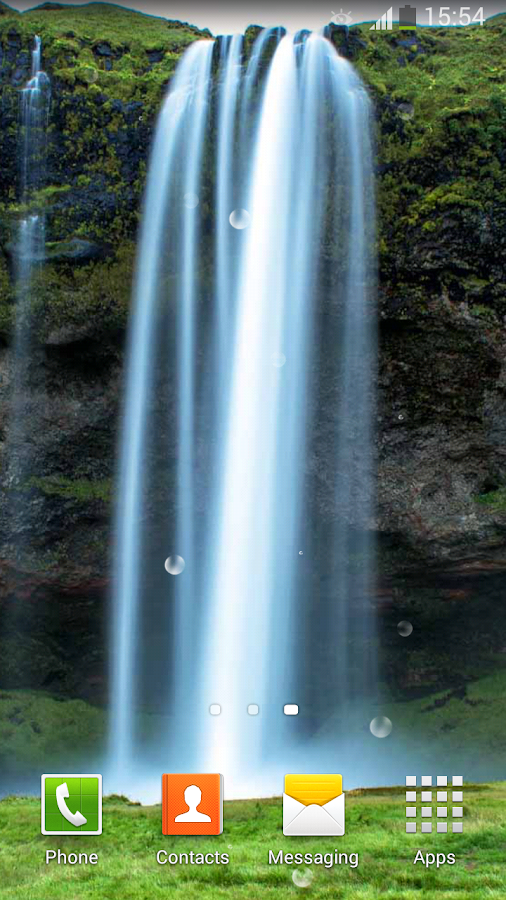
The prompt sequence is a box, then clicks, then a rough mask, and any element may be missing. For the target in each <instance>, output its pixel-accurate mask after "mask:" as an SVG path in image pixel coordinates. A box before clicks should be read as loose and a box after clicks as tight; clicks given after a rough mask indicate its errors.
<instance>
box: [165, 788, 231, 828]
mask: <svg viewBox="0 0 506 900" xmlns="http://www.w3.org/2000/svg"><path fill="white" fill-rule="evenodd" d="M222 831H223V775H219V774H214V775H202V774H200V775H195V774H177V775H162V832H163V834H221V832H222Z"/></svg>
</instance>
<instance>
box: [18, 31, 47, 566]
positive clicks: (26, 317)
mask: <svg viewBox="0 0 506 900" xmlns="http://www.w3.org/2000/svg"><path fill="white" fill-rule="evenodd" d="M50 100H51V89H50V82H49V78H48V76H47V75H46V73H45V72H44V71H43V70H42V42H41V39H40V37H38V36H36V37H35V40H34V47H33V50H32V66H31V75H30V79H29V81H28V82H27V84H26V85H25V87H24V88H23V89H22V90H21V105H20V106H21V108H20V129H21V138H20V146H21V154H20V185H21V190H20V199H21V204H22V207H23V216H22V218H21V220H20V222H19V226H18V234H17V240H16V242H15V245H14V263H15V295H16V317H15V324H14V342H13V347H14V354H13V372H12V382H13V388H12V401H11V421H10V429H9V444H10V447H9V460H10V466H9V482H10V486H11V488H14V491H15V492H16V490H17V488H18V487H19V486H22V485H23V482H24V480H26V478H27V477H28V475H29V472H30V470H31V466H30V442H29V440H28V432H29V428H30V420H31V418H32V417H31V413H30V409H29V382H30V372H31V369H32V363H33V355H32V333H33V315H32V300H33V290H32V289H33V284H34V280H35V278H36V275H37V272H38V270H39V269H40V267H41V265H42V264H43V262H44V256H45V215H44V209H43V204H42V203H41V198H40V196H38V192H39V191H40V190H41V188H42V187H43V186H44V184H45V180H46V155H47V126H48V117H49V106H50ZM24 505H25V504H24V503H23V495H22V493H21V494H19V493H18V494H17V495H16V499H14V501H13V509H12V515H13V520H14V528H13V529H12V530H13V532H14V533H16V534H18V535H22V534H24V533H25V532H28V531H29V529H30V521H29V518H27V516H26V510H25V509H24ZM24 544H25V541H24V540H22V539H19V540H18V541H17V547H16V551H17V552H18V553H22V552H23V550H25V549H26V547H25V546H24Z"/></svg>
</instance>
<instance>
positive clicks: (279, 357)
mask: <svg viewBox="0 0 506 900" xmlns="http://www.w3.org/2000/svg"><path fill="white" fill-rule="evenodd" d="M285 363H286V356H285V354H284V353H273V354H272V365H273V366H276V369H281V367H282V366H284V364H285Z"/></svg>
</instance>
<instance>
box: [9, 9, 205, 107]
mask: <svg viewBox="0 0 506 900" xmlns="http://www.w3.org/2000/svg"><path fill="white" fill-rule="evenodd" d="M12 33H17V34H19V35H20V36H21V38H22V40H23V44H25V45H26V46H31V43H32V42H33V35H34V34H40V35H41V36H42V38H43V47H44V59H45V60H47V61H48V64H49V69H50V71H51V73H52V75H53V76H56V77H58V78H59V79H61V81H62V82H64V83H66V84H67V85H69V86H71V87H73V88H75V89H77V90H81V91H82V90H84V91H86V90H87V89H89V88H90V87H91V89H92V91H97V90H98V88H101V89H102V90H105V91H107V93H109V94H111V93H112V94H113V95H115V96H123V97H124V98H125V99H142V98H143V96H144V94H145V91H146V89H147V88H148V86H149V87H150V88H152V89H153V90H154V91H155V92H157V91H159V90H160V88H161V86H162V84H163V83H164V81H166V80H167V78H168V77H170V76H171V75H172V74H173V72H174V69H175V65H176V63H177V60H178V59H179V57H180V55H181V53H182V52H183V50H184V49H185V48H186V47H187V46H188V45H189V44H190V43H192V41H195V40H197V39H198V38H206V37H209V36H210V35H209V34H208V33H205V32H202V31H200V30H199V29H198V28H194V27H193V26H191V25H186V24H185V23H181V22H172V21H168V20H167V19H162V18H158V17H156V16H147V15H144V14H142V13H139V12H135V11H133V10H129V9H124V8H122V7H121V6H115V5H112V4H106V3H89V4H86V5H85V6H78V7H76V6H67V7H65V6H63V7H61V8H60V9H56V10H55V9H37V8H36V9H32V10H29V11H28V12H26V13H23V14H22V15H20V14H19V13H17V12H16V11H15V10H11V9H8V8H7V9H5V8H4V13H3V15H2V16H0V41H1V40H2V38H3V37H4V36H5V35H7V34H12ZM101 44H108V45H109V47H110V48H111V51H112V54H113V56H111V57H110V58H109V59H110V61H111V64H112V68H111V69H110V71H107V69H106V63H105V57H104V56H102V55H100V52H97V48H98V50H99V49H100V45H101ZM154 51H159V52H160V54H161V59H159V60H158V61H157V62H155V63H154V64H150V62H149V54H150V53H152V52H154ZM139 76H142V77H140V78H139Z"/></svg>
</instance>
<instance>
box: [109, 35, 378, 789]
mask: <svg viewBox="0 0 506 900" xmlns="http://www.w3.org/2000/svg"><path fill="white" fill-rule="evenodd" d="M272 39H274V44H273V40H272ZM267 49H269V50H270V53H269V58H268V59H267V62H266V64H265V65H264V64H262V60H263V54H264V52H266V51H267ZM272 50H274V52H272ZM242 52H243V51H242V42H241V39H240V38H239V37H233V38H226V39H220V40H219V41H218V42H216V44H215V45H214V47H213V44H212V43H209V42H203V43H197V44H194V45H193V46H192V47H191V48H190V49H189V50H188V51H187V53H186V54H185V56H184V57H183V60H182V61H181V63H180V65H179V67H178V70H177V74H176V77H175V79H174V82H173V84H172V87H171V90H170V93H169V95H168V97H167V99H166V100H165V103H164V105H163V108H162V111H161V114H160V120H159V123H158V127H157V132H156V136H155V141H154V148H153V153H152V158H151V163H150V167H149V175H148V185H147V192H146V200H145V208H144V215H143V225H142V232H141V239H140V248H139V258H138V266H137V276H136V283H135V290H134V303H133V313H132V321H131V327H130V338H129V350H128V357H127V376H126V377H127V385H126V400H125V414H124V422H123V433H122V444H121V464H120V465H121V470H120V489H119V504H118V512H117V523H116V532H117V542H116V556H115V571H114V591H115V594H114V598H113V601H114V602H113V619H112V646H113V668H112V717H111V743H110V770H111V773H110V774H111V778H112V781H113V783H114V782H115V781H116V783H117V786H118V789H119V788H121V789H125V784H126V785H127V786H128V783H129V781H130V779H132V784H133V785H136V788H137V792H138V791H139V786H138V783H137V784H136V782H135V778H137V781H138V770H137V772H136V771H135V765H136V760H138V758H139V753H140V752H142V754H143V758H144V759H146V760H147V761H148V763H149V764H150V765H152V766H153V769H154V771H156V778H158V774H159V771H161V770H160V768H159V767H160V765H163V766H164V767H165V770H167V767H168V766H169V767H170V766H173V767H175V770H176V771H177V770H181V768H187V771H192V770H193V771H199V769H200V770H204V771H220V772H223V773H224V774H225V777H226V784H227V796H246V795H248V796H258V795H260V794H261V793H262V792H273V791H275V790H276V789H277V790H279V785H280V784H281V781H280V778H281V774H282V773H283V772H284V771H289V769H285V768H284V767H285V766H286V765H288V764H289V760H290V759H295V756H294V753H295V752H298V751H297V748H298V747H299V746H303V747H306V751H305V752H306V753H309V750H308V749H307V748H308V747H310V746H311V747H312V748H313V750H312V751H311V753H309V757H308V756H306V758H305V765H306V768H305V769H304V771H306V770H308V768H309V770H310V769H311V767H312V766H316V765H317V761H316V760H317V756H316V755H315V753H316V751H315V750H314V748H315V747H316V745H317V741H318V732H319V731H321V729H322V728H324V727H325V726H328V724H329V723H330V722H332V721H333V717H335V716H336V715H338V716H339V717H340V718H341V719H344V720H345V719H346V716H347V714H348V713H349V712H350V710H352V709H353V708H355V710H356V709H357V708H358V707H359V706H360V704H361V703H362V702H363V703H364V706H365V707H366V708H369V707H370V706H371V704H372V707H371V708H373V707H374V700H373V698H372V694H373V691H374V687H373V685H374V684H375V681H376V672H375V650H374V621H373V614H372V609H373V602H372V600H373V585H374V540H373V538H372V535H373V529H374V521H373V519H374V454H373V443H374V435H373V425H372V423H373V416H374V402H375V401H374V387H373V386H374V379H375V358H376V335H375V304H374V299H375V279H374V275H375V272H374V269H375V265H374V238H375V234H374V220H375V216H374V185H373V174H372V148H371V135H370V123H369V118H370V109H369V100H368V97H367V94H366V91H365V90H364V88H363V86H362V84H361V82H360V79H359V78H358V76H357V74H356V73H355V71H354V69H353V67H352V66H351V65H350V64H349V63H348V62H347V61H346V60H344V59H343V58H341V57H340V56H339V55H338V54H337V53H336V51H335V49H334V47H333V45H332V44H331V43H330V42H329V41H328V40H327V39H326V38H324V37H321V36H319V35H316V34H312V35H308V34H306V33H304V34H301V35H297V36H296V37H295V38H294V37H293V36H283V35H282V34H281V32H280V31H279V30H276V31H273V32H272V33H271V34H269V35H267V34H266V33H263V34H261V35H260V36H259V38H258V39H257V42H256V45H255V47H254V48H253V50H252V54H251V58H250V61H249V63H243V60H242ZM238 209H243V210H244V211H245V214H240V215H238V216H234V215H232V214H233V213H234V212H237V210H238ZM241 217H242V220H241ZM234 226H235V227H234ZM176 555H177V556H180V557H182V558H183V560H184V563H183V562H181V561H179V564H177V563H174V561H173V560H172V561H170V562H169V564H168V567H167V571H166V570H165V569H164V561H165V559H166V558H167V557H175V556H176ZM286 703H292V704H298V705H299V710H300V712H299V716H297V717H289V716H285V715H284V714H283V707H284V704H286ZM211 706H214V707H215V708H216V707H219V708H220V713H219V714H218V715H211V714H210V707H211ZM252 707H255V709H254V712H255V713H257V714H255V715H252V714H248V708H249V712H250V713H251V712H252V711H253V710H252ZM256 708H258V711H257V709H256ZM364 724H365V726H366V727H367V726H368V724H369V721H368V720H365V719H364V720H363V721H362V720H360V728H363V726H364ZM320 758H321V756H319V757H318V759H320ZM325 765H326V766H327V767H326V768H325V769H323V771H332V769H331V768H329V767H328V766H330V765H333V763H330V762H328V763H325ZM155 767H158V768H157V769H156V768H155ZM260 771H261V772H262V777H260V775H259V773H260ZM266 773H268V774H267V775H266V777H265V778H264V777H263V776H264V774H266ZM269 779H270V780H269Z"/></svg>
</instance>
